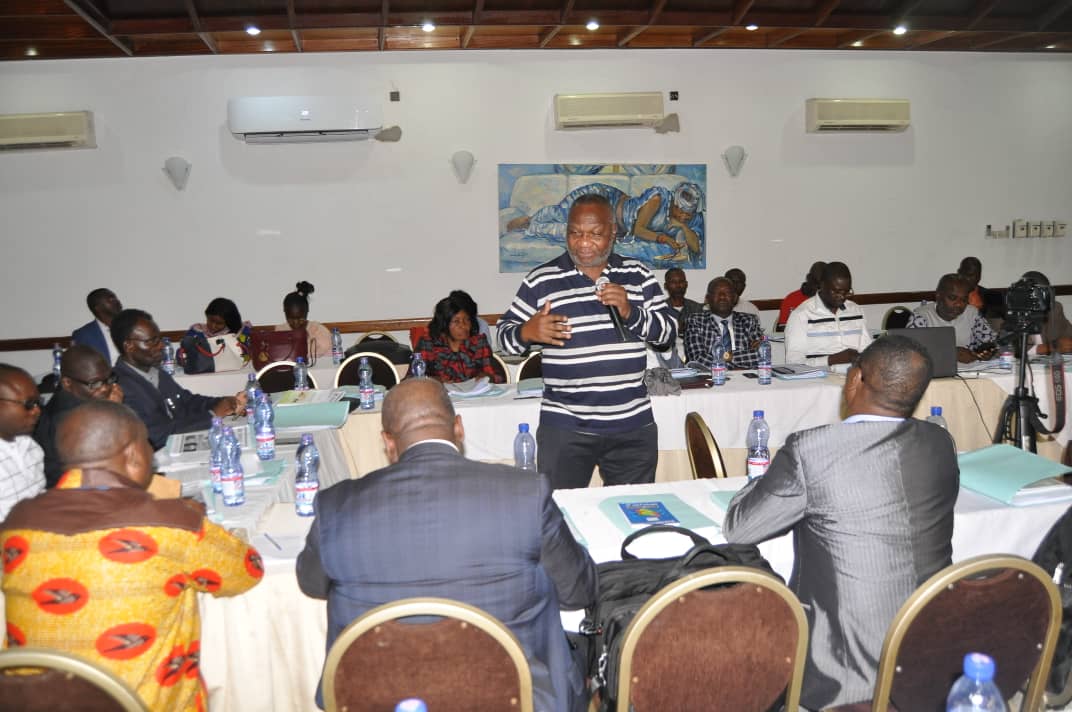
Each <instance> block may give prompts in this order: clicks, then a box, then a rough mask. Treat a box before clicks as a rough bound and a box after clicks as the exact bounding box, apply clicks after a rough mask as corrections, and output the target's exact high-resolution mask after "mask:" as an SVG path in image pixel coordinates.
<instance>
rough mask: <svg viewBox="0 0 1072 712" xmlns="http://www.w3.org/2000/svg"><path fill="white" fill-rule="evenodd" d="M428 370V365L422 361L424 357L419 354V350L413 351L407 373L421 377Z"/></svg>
mask: <svg viewBox="0 0 1072 712" xmlns="http://www.w3.org/2000/svg"><path fill="white" fill-rule="evenodd" d="M427 372H428V366H427V364H425V362H424V357H423V356H421V352H420V351H414V352H413V361H412V362H411V363H410V365H409V375H411V376H413V377H414V378H423V377H424V375H425V374H426V373H427Z"/></svg>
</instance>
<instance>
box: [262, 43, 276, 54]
mask: <svg viewBox="0 0 1072 712" xmlns="http://www.w3.org/2000/svg"><path fill="white" fill-rule="evenodd" d="M264 51H265V52H275V45H274V44H273V43H271V42H265V43H264Z"/></svg>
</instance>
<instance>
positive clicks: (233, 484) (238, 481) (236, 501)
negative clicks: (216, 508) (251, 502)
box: [220, 472, 246, 507]
mask: <svg viewBox="0 0 1072 712" xmlns="http://www.w3.org/2000/svg"><path fill="white" fill-rule="evenodd" d="M220 484H221V485H222V486H223V504H224V505H225V506H227V507H237V506H239V505H242V504H245V503H246V483H245V482H244V481H243V479H242V473H241V472H229V473H226V474H224V475H223V476H221V478H220Z"/></svg>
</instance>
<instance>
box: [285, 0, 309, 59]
mask: <svg viewBox="0 0 1072 712" xmlns="http://www.w3.org/2000/svg"><path fill="white" fill-rule="evenodd" d="M287 24H288V25H290V39H292V40H293V41H294V49H296V50H298V51H299V52H304V51H305V47H304V46H303V45H302V36H301V32H299V31H298V14H297V12H295V10H294V0H287Z"/></svg>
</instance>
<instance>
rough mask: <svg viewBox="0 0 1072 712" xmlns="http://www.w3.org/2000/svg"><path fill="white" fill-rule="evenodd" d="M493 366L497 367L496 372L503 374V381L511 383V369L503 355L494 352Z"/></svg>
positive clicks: (492, 356)
mask: <svg viewBox="0 0 1072 712" xmlns="http://www.w3.org/2000/svg"><path fill="white" fill-rule="evenodd" d="M491 367H492V368H494V369H495V372H496V373H498V374H499V375H500V376H502V382H503V383H510V369H509V368H507V366H506V361H503V359H502V356H500V355H499V354H496V353H493V354H492V355H491Z"/></svg>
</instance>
